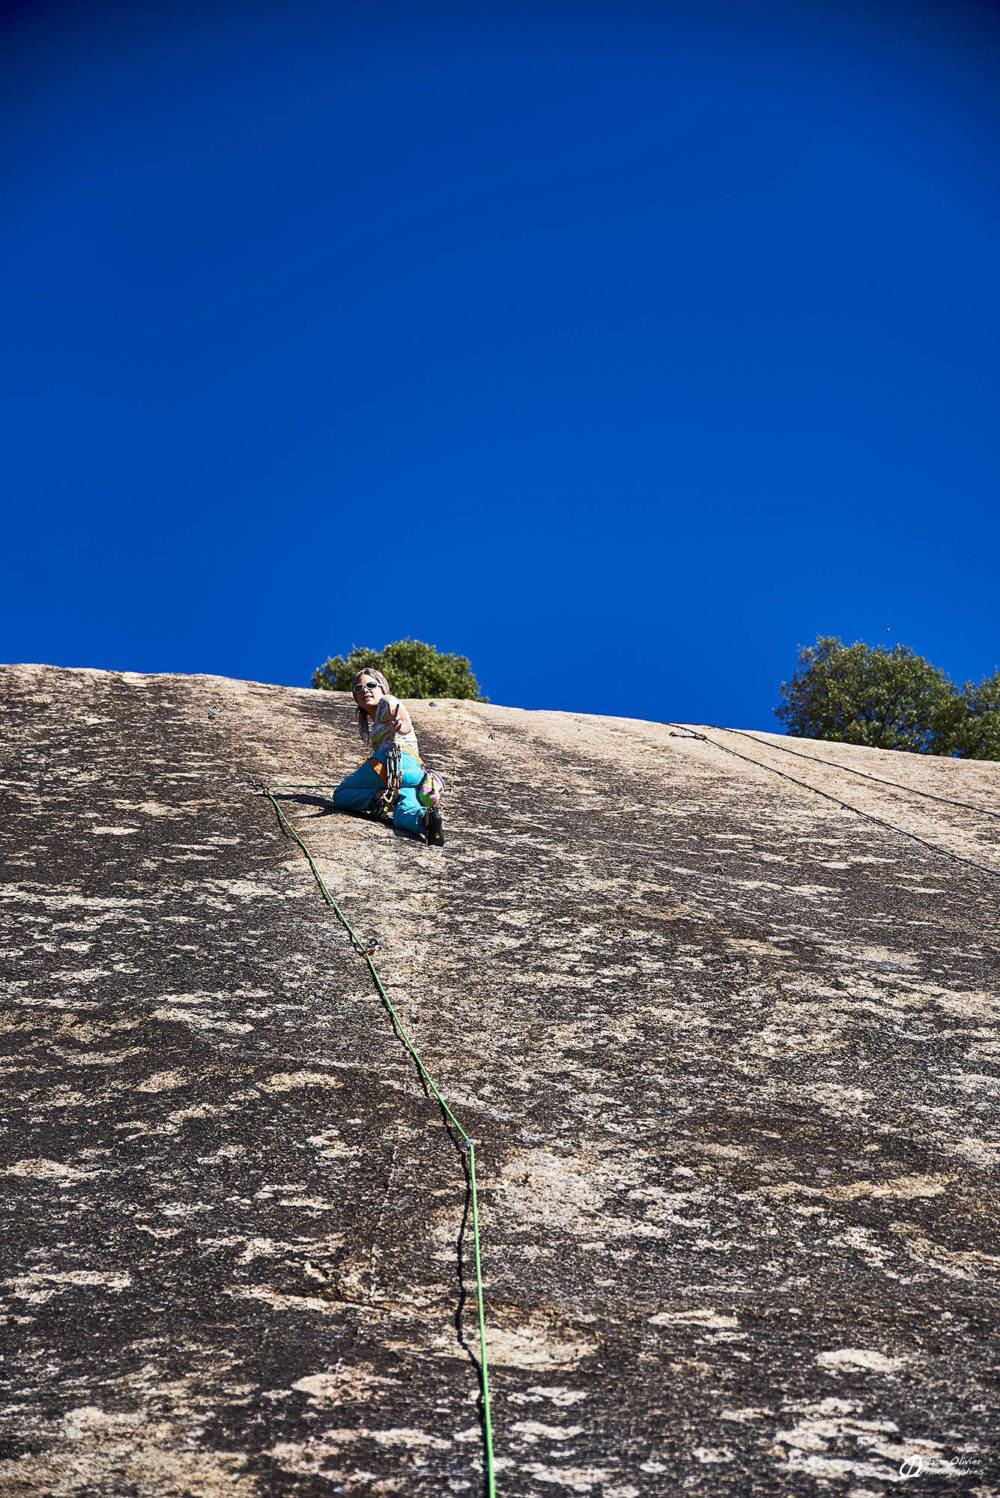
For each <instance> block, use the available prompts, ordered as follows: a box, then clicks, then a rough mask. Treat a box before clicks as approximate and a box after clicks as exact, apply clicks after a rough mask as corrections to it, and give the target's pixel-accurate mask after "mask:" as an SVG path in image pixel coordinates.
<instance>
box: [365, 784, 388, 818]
mask: <svg viewBox="0 0 1000 1498" xmlns="http://www.w3.org/2000/svg"><path fill="white" fill-rule="evenodd" d="M388 799H389V798H388V796H387V795H386V793H385V791H378V792H377V793H376V794H375V795H374V796H373V797H372V801H371V805H370V806H369V807H368V809H367V811H366V812H365V813H364V815H365V816H366V817H369V818H370V819H371V821H373V822H391V821H392V812H391V811H390V810H389V808H388V806H387V805H386V802H387V800H388Z"/></svg>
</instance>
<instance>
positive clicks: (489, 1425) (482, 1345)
mask: <svg viewBox="0 0 1000 1498" xmlns="http://www.w3.org/2000/svg"><path fill="white" fill-rule="evenodd" d="M253 783H254V785H255V787H256V788H257V789H258V790H259V791H260V793H261V794H262V795H263V796H266V797H267V799H268V801H270V803H271V805H272V806H273V807H274V810H275V813H276V814H277V817H278V821H279V823H280V825H281V826H282V827H284V829H285V831H286V832H287V833H289V835H290V836H291V837H293V838H294V839H295V841H296V842H297V843H298V845H299V847H300V848H301V849H302V851H303V853H304V854H305V855H306V858H307V859H308V860H309V867H310V868H311V869H312V871H313V875H314V877H315V879H316V883H317V884H318V885H319V889H320V893H321V895H322V896H323V899H324V900H325V901H326V903H327V904H328V905H329V906H330V908H331V910H332V911H333V913H334V914H335V915H336V917H337V919H338V921H339V922H340V924H341V925H342V926H343V928H344V930H345V931H346V932H347V934H348V936H349V937H350V938H351V943H352V945H353V947H354V950H355V951H356V952H357V953H358V955H359V956H361V957H363V958H364V960H365V962H366V963H367V964H368V970H369V972H370V973H371V975H372V978H373V979H374V980H375V987H376V988H377V989H378V991H379V996H380V997H381V999H382V1002H383V1004H384V1005H385V1007H386V1008H387V1009H388V1011H389V1013H390V1015H391V1016H392V1022H393V1024H394V1025H395V1027H396V1030H397V1032H398V1033H399V1036H400V1038H401V1040H402V1042H403V1044H404V1045H405V1046H406V1049H407V1050H408V1051H409V1053H410V1055H411V1056H412V1057H413V1060H414V1061H415V1062H416V1064H417V1067H418V1069H419V1071H420V1075H421V1076H422V1077H423V1079H424V1081H425V1082H426V1083H427V1086H428V1087H429V1088H430V1091H431V1092H432V1093H433V1094H434V1097H435V1099H436V1100H437V1103H438V1105H439V1107H440V1108H441V1111H442V1113H443V1114H444V1116H445V1117H446V1118H447V1120H448V1122H449V1123H450V1124H451V1125H452V1127H453V1128H455V1129H456V1130H457V1132H458V1134H459V1135H460V1137H461V1140H462V1143H463V1145H464V1146H465V1149H466V1152H467V1154H468V1157H469V1186H470V1193H471V1196H472V1242H473V1246H474V1250H475V1266H476V1308H477V1310H478V1313H479V1377H480V1382H481V1387H482V1396H483V1442H484V1445H485V1448H486V1494H487V1498H495V1495H496V1470H495V1462H494V1458H493V1416H492V1411H491V1408H490V1372H489V1365H488V1363H487V1361H486V1308H485V1303H484V1299H483V1263H482V1251H481V1249H480V1244H479V1195H478V1191H477V1187H476V1146H475V1142H474V1140H473V1139H472V1138H471V1137H470V1136H469V1134H468V1132H467V1131H466V1129H464V1128H463V1126H462V1125H461V1124H460V1123H459V1121H458V1119H457V1118H456V1117H455V1115H454V1113H453V1112H452V1111H451V1109H450V1108H449V1106H448V1104H447V1103H446V1102H445V1100H444V1098H443V1097H442V1096H441V1093H440V1092H439V1090H438V1087H437V1084H436V1083H435V1081H434V1078H433V1077H432V1076H431V1074H430V1072H429V1071H428V1070H427V1068H426V1066H425V1065H424V1063H423V1061H422V1060H421V1059H420V1055H419V1054H418V1052H417V1048H416V1046H415V1045H414V1044H413V1041H412V1040H411V1039H410V1037H409V1035H408V1034H407V1033H406V1028H405V1026H404V1024H403V1022H402V1020H401V1019H400V1017H399V1014H398V1013H397V1011H396V1009H395V1007H394V1005H393V1002H392V1000H391V999H390V997H389V995H388V994H387V993H386V990H385V985H384V984H383V982H382V979H381V978H380V977H379V972H378V968H377V967H376V966H375V964H374V962H373V961H372V954H371V952H370V951H369V950H368V948H367V946H366V945H365V943H364V942H363V941H362V940H361V938H360V937H359V936H358V934H357V932H356V931H355V929H354V927H353V926H352V925H351V923H350V921H349V920H348V919H347V917H346V915H345V914H344V912H343V911H342V910H341V908H340V906H339V905H338V904H337V902H336V900H335V899H334V898H333V895H332V894H331V893H330V889H329V886H328V885H327V882H326V880H325V879H324V878H323V875H322V874H321V873H320V871H319V867H318V865H317V863H316V860H315V858H314V857H313V855H312V852H311V851H310V849H309V846H308V844H307V843H306V842H305V840H304V838H302V837H300V836H299V834H298V833H297V832H296V830H295V828H294V827H293V826H292V824H291V822H290V821H289V820H288V818H287V817H286V816H285V813H284V812H283V811H282V809H281V807H280V806H279V805H278V802H277V801H276V800H275V798H274V796H273V795H272V791H282V790H292V789H295V790H323V789H325V786H323V785H308V786H303V785H294V786H293V785H290V784H285V783H282V784H278V783H275V784H274V785H273V786H272V785H264V784H261V783H259V782H253ZM329 783H331V784H332V782H329Z"/></svg>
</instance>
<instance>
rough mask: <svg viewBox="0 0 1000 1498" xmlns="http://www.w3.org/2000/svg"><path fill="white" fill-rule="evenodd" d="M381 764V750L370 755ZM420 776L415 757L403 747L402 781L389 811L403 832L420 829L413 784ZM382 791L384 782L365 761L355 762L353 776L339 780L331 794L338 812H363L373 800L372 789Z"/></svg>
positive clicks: (420, 812) (421, 817) (421, 821)
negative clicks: (393, 808) (394, 804)
mask: <svg viewBox="0 0 1000 1498" xmlns="http://www.w3.org/2000/svg"><path fill="white" fill-rule="evenodd" d="M372 758H373V759H377V760H379V761H380V762H381V763H382V764H385V750H384V749H383V750H380V751H379V753H378V754H375V755H373V756H372ZM423 778H424V770H423V767H422V766H421V764H420V761H419V760H416V759H414V758H413V755H412V754H407V752H406V750H405V749H404V750H403V784H402V786H401V787H400V791H399V800H398V801H397V802H396V806H395V810H394V811H393V814H392V825H393V826H394V827H401V828H403V830H404V831H406V832H423V830H424V808H423V807H422V806H421V805H420V802H419V801H418V800H417V786H418V785H419V784H420V782H421V781H422V780H423ZM384 790H385V781H384V780H382V779H381V777H380V776H379V774H378V772H377V771H376V770H374V769H373V768H372V766H371V762H370V761H369V760H367V759H366V760H365V762H364V764H363V765H359V766H358V768H357V769H356V770H355V771H354V773H353V775H348V777H347V779H346V780H342V781H341V782H340V784H339V785H338V787H337V789H336V790H335V791H334V793H333V804H334V806H335V807H336V808H337V810H338V811H367V810H368V808H369V806H371V804H372V802H373V801H374V799H375V795H376V792H378V791H384Z"/></svg>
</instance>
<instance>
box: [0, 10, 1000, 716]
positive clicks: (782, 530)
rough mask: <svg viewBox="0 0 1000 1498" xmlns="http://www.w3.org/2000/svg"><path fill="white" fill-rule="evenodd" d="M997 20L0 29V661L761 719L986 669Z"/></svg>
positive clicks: (738, 18) (617, 14)
mask: <svg viewBox="0 0 1000 1498" xmlns="http://www.w3.org/2000/svg"><path fill="white" fill-rule="evenodd" d="M998 54H1000V13H998V12H997V10H996V9H995V8H993V7H991V6H987V5H977V4H971V3H967V0H952V3H950V4H947V5H945V4H940V5H929V4H920V3H919V0H911V3H908V4H899V5H896V4H891V5H890V4H880V3H879V0H868V3H866V4H864V5H857V6H855V5H853V4H852V3H851V0H841V3H838V4H830V5H827V4H810V3H808V0H806V3H799V4H795V5H787V6H786V5H782V4H762V3H758V0H739V3H733V4H724V3H717V0H709V3H706V4H701V5H698V6H691V5H690V4H673V3H664V4H660V5H648V4H647V5H638V4H629V3H616V4H614V5H611V4H606V5H602V4H596V3H579V4H562V5H549V4H546V3H545V0H537V3H535V4H533V5H532V6H530V7H528V6H521V7H519V6H517V5H514V4H504V5H502V6H496V7H490V6H469V5H464V6H451V5H436V4H434V3H430V0H429V3H427V4H425V5H424V6H423V7H413V6H402V5H399V6H397V5H391V4H380V3H378V0H374V3H366V4H358V5H331V4H327V5H323V6H310V5H304V4H300V3H297V0H288V3H285V4H282V5H277V4H270V3H268V4H262V3H258V4H253V3H248V4H244V5H241V6H239V7H237V6H234V5H229V4H223V5H219V4H212V3H211V0H201V3H200V4H198V5H189V4H184V3H180V4H174V5H171V6H167V5H163V6H160V7H155V6H150V7H145V6H133V5H101V4H98V3H96V0H91V3H87V4H82V3H81V4H75V5H74V4H62V5H59V4H55V3H52V4H44V3H38V4H21V5H8V6H6V7H0V55H2V57H3V59H4V60H3V61H2V62H0V99H2V100H3V102H2V104H0V132H2V149H0V207H2V215H3V222H4V224H5V228H4V232H3V236H2V238H0V308H2V310H0V319H2V343H3V348H4V358H3V363H2V368H3V375H2V380H3V391H2V409H3V417H2V420H3V427H4V430H3V438H2V443H0V484H2V489H3V493H4V495H5V501H6V503H5V510H6V515H7V518H6V536H7V541H8V545H7V547H6V548H5V551H4V555H3V556H2V558H0V567H2V575H0V588H2V599H0V611H2V615H0V623H2V635H0V655H2V657H3V659H5V660H33V661H46V662H51V663H54V664H57V665H87V666H102V667H111V668H123V669H128V670H140V671H185V672H218V673H221V674H225V675H231V676H238V677H249V678H253V679H256V680H261V681H269V682H279V683H288V684H293V685H306V684H308V681H309V677H310V675H311V672H312V670H313V668H314V667H315V666H316V665H318V664H319V663H320V662H322V661H323V660H324V659H325V658H326V656H327V655H329V654H335V653H338V652H345V651H346V650H348V649H349V648H350V646H351V645H352V644H370V645H374V646H381V645H383V644H385V643H386V642H387V641H389V640H392V639H397V638H400V637H401V636H404V635H412V636H415V637H416V638H419V639H425V640H429V641H430V642H431V643H433V644H435V645H437V646H438V647H439V648H440V649H442V650H452V651H458V652H460V653H464V654H467V655H469V656H470V657H471V659H472V662H473V665H474V666H475V668H476V669H477V672H478V674H479V677H480V680H481V682H482V684H483V687H484V689H485V690H486V691H487V692H488V693H489V694H490V696H491V697H492V699H493V700H494V701H497V702H502V703H511V704H515V705H520V706H524V707H557V708H570V709H575V710H580V711H590V712H607V713H621V714H626V715H629V716H637V717H649V718H668V719H686V720H688V721H701V722H705V721H708V722H717V723H731V724H736V725H740V726H757V727H775V726H776V724H775V722H774V720H773V718H772V715H771V710H772V708H773V707H774V706H775V704H776V703H777V700H778V685H779V683H780V681H781V680H782V679H783V678H785V677H787V676H789V675H790V674H791V672H792V670H793V669H794V664H795V654H796V648H797V646H798V645H799V644H800V643H802V644H806V643H811V642H812V641H813V640H814V639H815V637H816V635H817V634H818V633H832V634H839V635H841V636H842V637H843V638H844V639H846V640H853V639H857V638H863V639H867V640H869V641H870V642H872V643H876V642H879V641H885V642H887V643H894V642H895V641H897V640H901V641H903V642H904V643H906V644H908V645H910V646H912V647H913V648H914V649H916V650H917V651H919V652H920V653H922V654H926V655H927V656H929V657H930V659H931V660H933V661H934V662H935V663H936V664H938V665H941V666H943V667H945V668H946V669H947V670H949V671H950V672H951V673H952V674H953V675H955V676H956V677H958V678H959V679H965V678H967V677H979V676H982V675H983V674H985V673H987V672H990V671H992V670H993V669H994V668H995V667H997V666H998V665H1000V627H998V619H997V608H996V593H997V588H996V559H997V555H998V541H1000V536H998V531H1000V521H998V507H997V477H998V469H1000V457H998V445H997V441H996V431H997V425H998V423H997V384H998V381H997V332H998V322H1000V316H998V313H1000V289H998V285H1000V283H998V277H997V274H996V245H997V243H998V222H997V220H998V216H1000V215H998V191H997V188H998V181H997V178H998V161H1000V151H998V146H1000V128H998V126H1000V100H998V96H997V91H996V87H995V80H996V76H997V62H998Z"/></svg>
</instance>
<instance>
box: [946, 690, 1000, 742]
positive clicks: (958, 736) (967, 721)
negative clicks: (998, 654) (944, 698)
mask: <svg viewBox="0 0 1000 1498" xmlns="http://www.w3.org/2000/svg"><path fill="white" fill-rule="evenodd" d="M958 695H959V701H960V702H961V705H962V712H961V714H960V716H959V718H958V721H957V722H956V724H955V729H954V732H953V734H952V748H951V753H952V754H957V755H958V756H959V758H960V759H1000V671H994V673H993V675H992V676H984V677H983V679H982V681H981V682H979V683H978V684H976V683H974V682H971V681H967V682H966V683H965V686H964V687H963V688H962V690H961V692H960V693H959V694H958Z"/></svg>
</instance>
